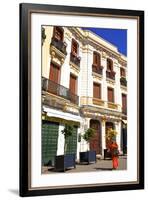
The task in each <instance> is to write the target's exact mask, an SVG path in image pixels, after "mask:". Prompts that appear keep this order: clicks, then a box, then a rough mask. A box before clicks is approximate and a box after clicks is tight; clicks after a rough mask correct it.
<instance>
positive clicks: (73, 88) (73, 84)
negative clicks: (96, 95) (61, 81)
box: [69, 74, 77, 94]
mask: <svg viewBox="0 0 148 200" xmlns="http://www.w3.org/2000/svg"><path fill="white" fill-rule="evenodd" d="M69 89H70V91H71V92H72V93H73V94H77V77H76V76H73V75H72V74H70V82H69Z"/></svg>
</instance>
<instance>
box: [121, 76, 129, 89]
mask: <svg viewBox="0 0 148 200" xmlns="http://www.w3.org/2000/svg"><path fill="white" fill-rule="evenodd" d="M120 84H121V85H122V86H124V87H127V80H126V78H125V77H121V78H120Z"/></svg>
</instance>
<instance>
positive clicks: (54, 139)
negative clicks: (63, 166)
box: [42, 121, 59, 165]
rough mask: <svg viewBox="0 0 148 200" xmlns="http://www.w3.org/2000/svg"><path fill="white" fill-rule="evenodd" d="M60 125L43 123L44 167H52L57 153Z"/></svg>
mask: <svg viewBox="0 0 148 200" xmlns="http://www.w3.org/2000/svg"><path fill="white" fill-rule="evenodd" d="M58 132H59V123H56V122H49V121H48V122H47V121H43V122H42V165H51V164H52V163H53V162H54V157H55V156H56V153H57V143H58Z"/></svg>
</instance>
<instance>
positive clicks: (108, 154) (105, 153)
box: [104, 149, 111, 160]
mask: <svg viewBox="0 0 148 200" xmlns="http://www.w3.org/2000/svg"><path fill="white" fill-rule="evenodd" d="M105 159H111V153H110V152H108V151H107V149H104V160H105Z"/></svg>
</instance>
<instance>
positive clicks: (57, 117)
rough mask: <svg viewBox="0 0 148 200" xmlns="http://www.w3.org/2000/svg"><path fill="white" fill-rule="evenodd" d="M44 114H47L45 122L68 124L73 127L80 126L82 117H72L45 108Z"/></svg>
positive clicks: (68, 114)
mask: <svg viewBox="0 0 148 200" xmlns="http://www.w3.org/2000/svg"><path fill="white" fill-rule="evenodd" d="M44 112H46V113H47V114H46V116H44V119H45V120H48V121H54V122H59V123H63V124H65V123H68V124H73V125H77V126H79V125H80V122H81V117H80V116H77V115H72V114H70V113H64V112H61V111H58V110H53V109H51V108H44Z"/></svg>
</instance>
